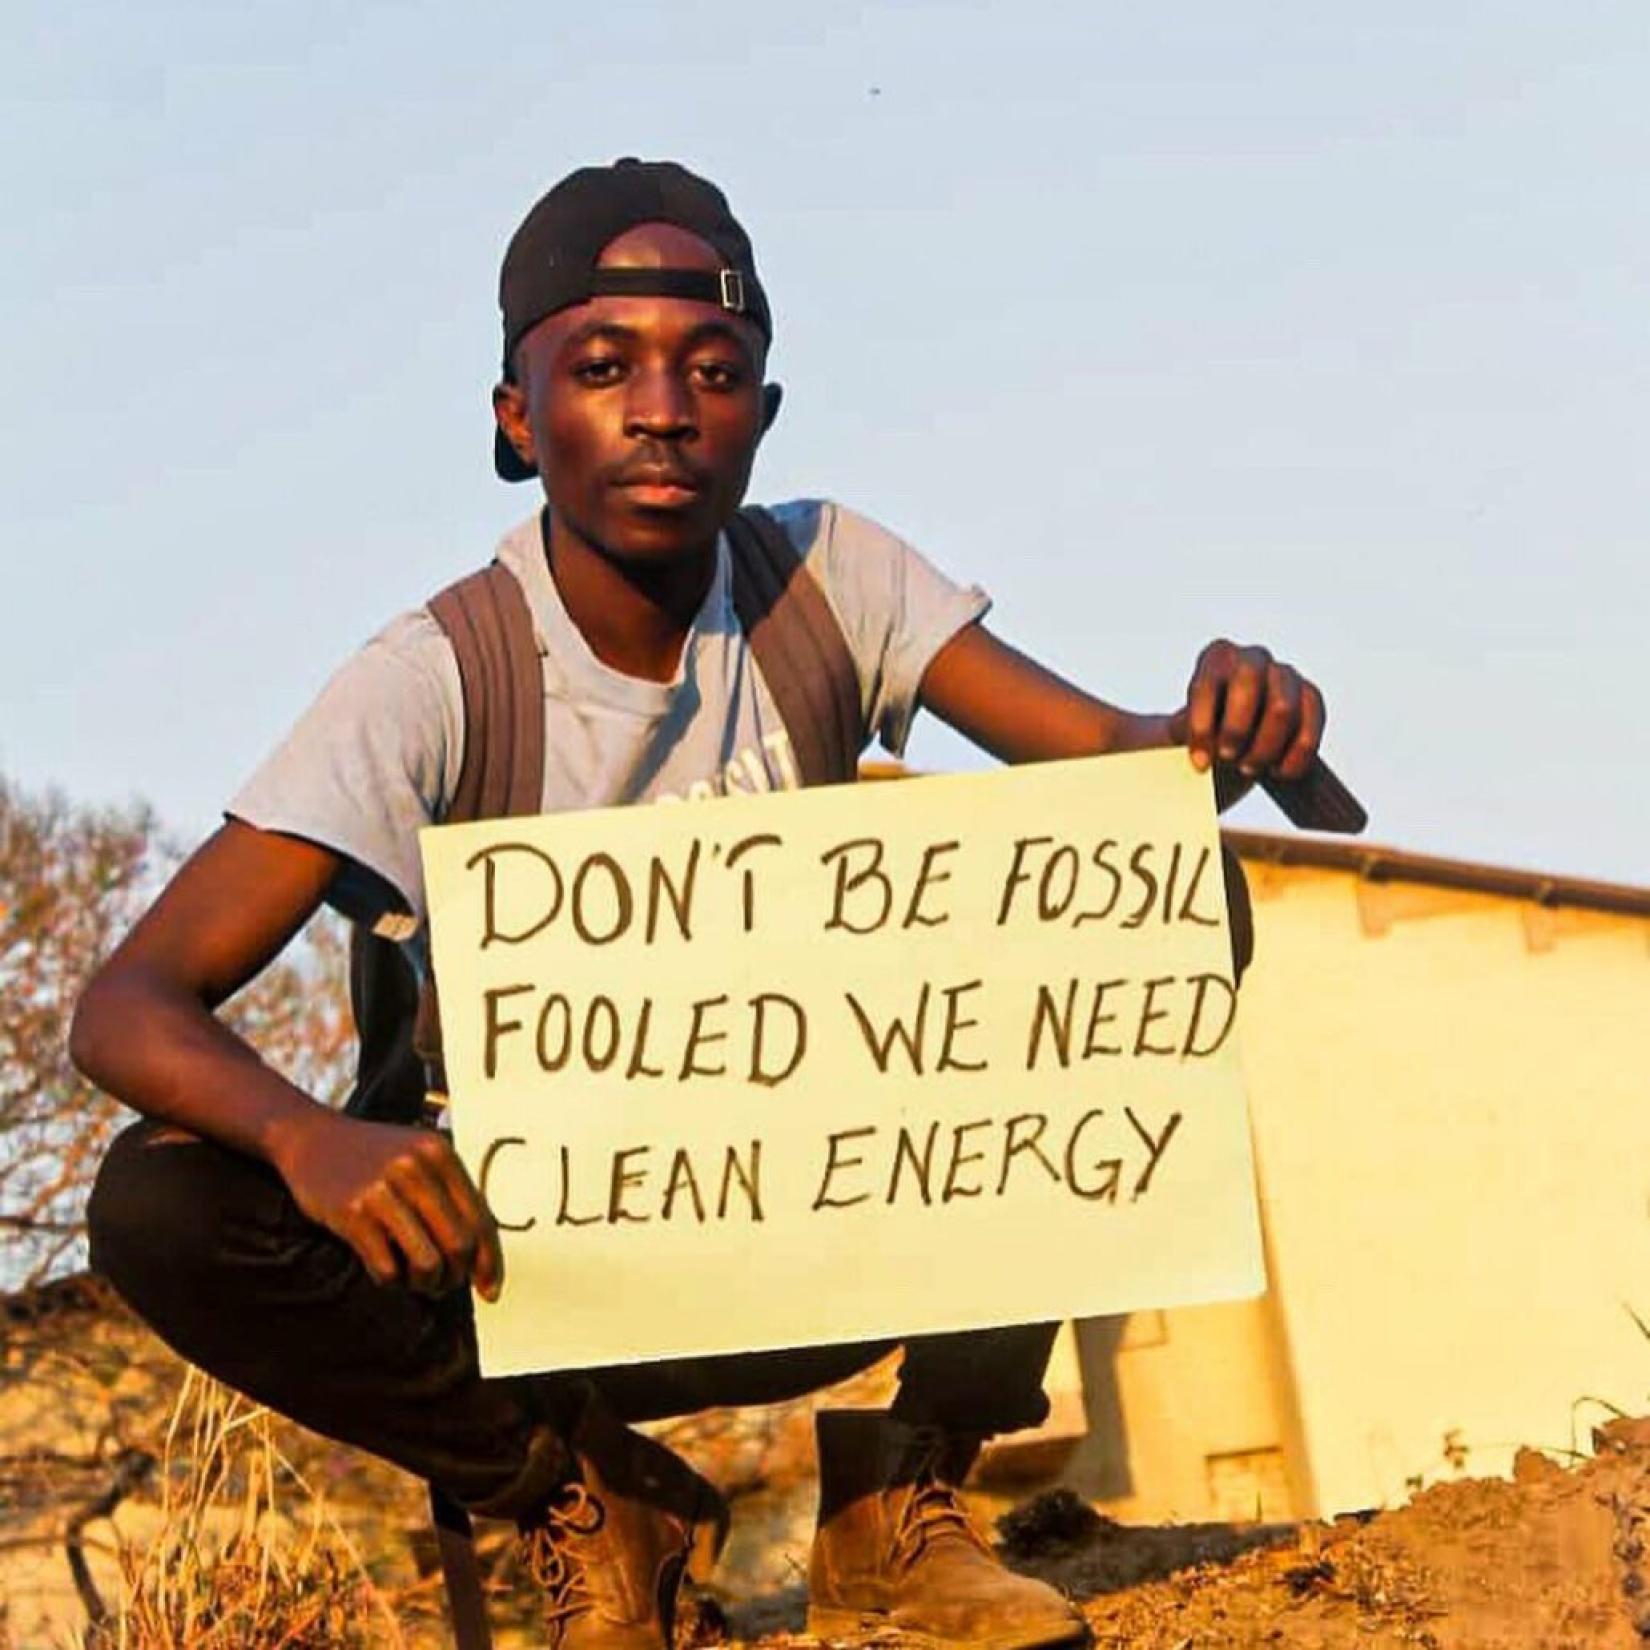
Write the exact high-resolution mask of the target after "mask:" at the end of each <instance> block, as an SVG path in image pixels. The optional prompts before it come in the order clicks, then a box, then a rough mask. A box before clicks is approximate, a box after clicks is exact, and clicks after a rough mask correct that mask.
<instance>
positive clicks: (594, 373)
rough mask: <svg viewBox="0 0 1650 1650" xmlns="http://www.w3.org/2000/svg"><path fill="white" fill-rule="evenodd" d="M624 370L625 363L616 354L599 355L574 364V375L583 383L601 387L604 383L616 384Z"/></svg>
mask: <svg viewBox="0 0 1650 1650" xmlns="http://www.w3.org/2000/svg"><path fill="white" fill-rule="evenodd" d="M623 372H624V363H623V362H622V361H620V360H619V359H618V358H617V357H616V356H611V355H599V356H593V357H590V358H589V359H587V360H584V361H579V362H576V363H575V364H574V367H573V376H574V377H575V378H576V379H578V381H579V382H580V383H581V384H590V385H592V386H594V387H597V388H599V387H600V386H602V385H603V384H616V383H618V381H619V378H620V376H621V375H622V374H623Z"/></svg>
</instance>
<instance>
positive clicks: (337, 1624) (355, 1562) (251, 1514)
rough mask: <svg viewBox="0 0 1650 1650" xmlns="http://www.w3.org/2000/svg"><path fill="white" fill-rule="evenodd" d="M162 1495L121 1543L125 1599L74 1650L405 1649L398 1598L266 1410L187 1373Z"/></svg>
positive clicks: (170, 1434)
mask: <svg viewBox="0 0 1650 1650" xmlns="http://www.w3.org/2000/svg"><path fill="white" fill-rule="evenodd" d="M157 1488H158V1491H159V1496H160V1502H159V1507H158V1510H157V1513H156V1514H155V1516H154V1520H153V1523H154V1527H153V1529H152V1530H150V1529H147V1527H146V1530H145V1534H144V1536H143V1538H142V1540H141V1541H139V1540H135V1539H132V1538H127V1539H126V1540H124V1541H123V1542H122V1544H121V1548H120V1551H119V1560H120V1568H121V1575H122V1583H123V1585H122V1596H121V1598H120V1600H119V1602H118V1604H117V1605H116V1606H115V1607H113V1608H112V1609H110V1610H108V1611H107V1612H105V1614H104V1617H103V1619H102V1620H101V1621H97V1622H94V1624H93V1625H92V1626H91V1627H90V1628H89V1629H87V1631H86V1632H85V1633H84V1634H83V1635H81V1636H80V1638H79V1639H78V1641H77V1643H78V1646H79V1650H311V1647H313V1650H321V1647H323V1646H326V1647H338V1646H344V1647H349V1646H367V1645H374V1646H390V1647H396V1650H405V1647H406V1645H407V1638H406V1635H405V1634H404V1632H403V1630H402V1628H401V1626H400V1624H399V1622H398V1620H397V1617H396V1612H395V1610H394V1608H393V1606H392V1603H391V1600H390V1599H389V1598H388V1597H386V1595H385V1594H384V1592H383V1591H382V1590H381V1589H380V1588H379V1587H378V1586H377V1585H376V1584H375V1583H374V1582H373V1580H372V1578H371V1576H370V1575H369V1574H368V1572H367V1569H366V1566H365V1564H364V1563H363V1562H362V1559H361V1555H360V1553H359V1552H358V1550H357V1549H356V1547H355V1545H354V1543H353V1542H352V1541H351V1540H350V1539H349V1537H348V1535H347V1534H346V1533H345V1532H344V1530H343V1528H342V1526H341V1525H340V1524H339V1522H338V1520H337V1519H336V1518H335V1517H334V1516H333V1515H332V1513H331V1512H330V1511H329V1510H328V1509H327V1506H326V1504H325V1499H324V1497H322V1496H321V1495H320V1494H318V1493H317V1492H316V1491H315V1490H314V1489H313V1488H312V1487H311V1486H310V1485H309V1484H308V1483H307V1482H306V1481H305V1479H304V1478H303V1476H302V1475H301V1474H300V1473H299V1472H298V1470H297V1468H296V1467H294V1466H293V1464H292V1463H291V1461H290V1460H288V1459H287V1457H286V1456H285V1455H284V1454H282V1452H281V1451H280V1450H279V1448H278V1447H277V1446H276V1444H275V1441H274V1435H273V1432H272V1429H271V1417H270V1415H269V1412H268V1411H267V1410H263V1409H260V1408H257V1407H256V1406H254V1405H252V1404H251V1403H249V1402H248V1401H247V1400H246V1399H244V1398H241V1397H239V1396H238V1395H236V1394H235V1393H232V1392H230V1391H228V1390H227V1389H226V1388H224V1387H221V1386H219V1385H218V1384H217V1383H216V1382H213V1381H211V1380H210V1379H208V1378H207V1377H205V1376H203V1375H201V1374H199V1373H198V1372H195V1371H191V1372H190V1374H189V1376H188V1379H187V1380H186V1381H185V1383H184V1387H183V1391H182V1393H181V1394H180V1396H179V1398H178V1402H177V1405H176V1407H175V1408H174V1410H173V1413H172V1418H171V1424H170V1426H169V1427H168V1429H167V1433H166V1440H165V1446H164V1450H163V1452H162V1456H161V1462H160V1471H159V1482H158V1485H157Z"/></svg>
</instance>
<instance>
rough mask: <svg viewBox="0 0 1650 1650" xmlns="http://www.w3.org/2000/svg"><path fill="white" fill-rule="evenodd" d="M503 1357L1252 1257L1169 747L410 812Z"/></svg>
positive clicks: (1046, 1290)
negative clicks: (637, 796) (448, 814)
mask: <svg viewBox="0 0 1650 1650" xmlns="http://www.w3.org/2000/svg"><path fill="white" fill-rule="evenodd" d="M423 853H424V865H425V874H426V878H427V883H428V889H429V899H430V911H431V923H432V942H433V947H434V960H435V971H436V978H437V981H438V983H439V987H440V995H441V1010H442V1022H443V1028H444V1040H445V1049H446V1063H447V1073H448V1080H449V1084H450V1086H451V1091H452V1102H453V1118H454V1131H455V1138H456V1141H457V1145H458V1149H459V1151H460V1154H461V1155H462V1157H463V1159H464V1161H465V1163H466V1164H467V1165H468V1167H469V1169H470V1172H471V1174H472V1175H473V1176H475V1178H476V1180H477V1182H478V1183H479V1184H481V1185H482V1187H483V1189H484V1191H485V1194H486V1196H487V1199H488V1201H489V1204H490V1206H491V1207H492V1209H493V1210H494V1212H495V1214H496V1216H497V1217H498V1219H499V1221H500V1223H501V1225H502V1226H503V1228H504V1254H505V1273H506V1277H505V1287H504V1291H503V1294H502V1297H501V1299H500V1300H499V1301H498V1302H497V1303H496V1304H493V1305H489V1304H488V1303H486V1302H484V1301H480V1300H478V1301H477V1303H476V1323H477V1331H478V1336H479V1341H480V1349H481V1360H482V1368H483V1369H484V1371H485V1372H486V1373H487V1374H489V1375H504V1374H512V1373H519V1372H524V1371H528V1370H542V1369H552V1368H576V1367H580V1366H587V1365H593V1364H604V1363H617V1362H629V1361H634V1360H641V1359H649V1358H659V1357H667V1356H676V1355H685V1354H700V1353H716V1352H729V1351H736V1350H754V1349H759V1348H769V1347H784V1346H798V1345H809V1344H818V1343H823V1342H828V1341H842V1340H858V1339H869V1338H878V1337H884V1336H895V1335H902V1334H911V1333H917V1332H922V1331H935V1330H948V1329H959V1328H969V1327H980V1326H986V1325H992V1324H1004V1323H1024V1322H1034V1321H1038V1320H1042V1319H1051V1318H1063V1317H1072V1316H1087V1315H1091V1314H1096V1313H1108V1312H1119V1311H1126V1310H1129V1309H1131V1308H1137V1307H1146V1306H1170V1305H1178V1304H1183V1303H1187V1302H1193V1301H1209V1300H1220V1299H1230V1298H1236V1297H1240V1296H1244V1295H1252V1294H1255V1293H1258V1292H1259V1291H1260V1290H1261V1289H1262V1288H1263V1286H1264V1285H1263V1270H1262V1261H1261V1253H1260V1243H1259V1228H1258V1220H1257V1215H1256V1206H1255V1195H1254V1179H1253V1172H1252V1168H1251V1163H1250V1155H1249V1135H1248V1125H1247V1120H1246V1114H1245V1108H1244V1102H1243V1094H1242V1089H1241V1083H1240V1077H1239V1071H1238V1061H1237V1058H1236V1051H1235V1047H1234V1040H1233V1035H1232V1031H1233V1025H1232V1022H1233V1019H1234V1016H1235V993H1234V991H1233V988H1232V983H1231V957H1230V949H1229V944H1228V940H1227V935H1226V918H1225V899H1224V888H1223V884H1222V878H1221V871H1220V857H1219V851H1218V846H1217V837H1216V831H1215V820H1214V813H1213V807H1212V802H1211V789H1210V784H1209V780H1208V779H1207V777H1206V776H1199V775H1198V774H1196V773H1195V772H1194V771H1193V769H1192V767H1191V765H1190V763H1189V762H1188V761H1187V759H1186V756H1185V754H1184V753H1183V752H1180V751H1158V752H1149V753H1145V754H1140V755H1131V756H1120V757H1105V758H1091V759H1087V760H1083V761H1076V762H1060V763H1048V764H1042V765H1038V766H1034V767H1024V768H1017V769H1012V770H1001V771H997V772H992V773H985V774H970V775H957V776H944V777H934V778H925V779H916V780H911V781H908V782H905V783H900V784H881V785H858V786H841V787H835V788H829V789H821V790H812V791H805V792H796V793H789V794H781V795H770V796H761V797H748V798H744V797H738V798H728V799H725V800H720V801H714V802H706V803H699V804H689V805H681V806H675V807H661V806H640V807H632V808H619V809H603V810H599V811H592V812H588V813H575V814H559V815H551V816H547V817H543V818H537V819H526V820H521V819H516V820H504V821H495V822H491V823H484V824H476V825H458V826H446V827H440V828H437V829H432V830H429V831H426V832H425V833H424V835H423Z"/></svg>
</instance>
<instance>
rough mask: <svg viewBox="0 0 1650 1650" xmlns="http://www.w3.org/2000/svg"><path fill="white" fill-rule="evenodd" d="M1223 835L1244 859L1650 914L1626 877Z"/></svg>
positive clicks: (1647, 899) (1648, 899)
mask: <svg viewBox="0 0 1650 1650" xmlns="http://www.w3.org/2000/svg"><path fill="white" fill-rule="evenodd" d="M1221 835H1222V836H1223V837H1225V839H1226V841H1227V842H1229V843H1230V844H1231V846H1232V847H1233V848H1234V849H1235V850H1236V851H1237V854H1238V857H1239V858H1240V859H1246V860H1255V861H1258V862H1260V863H1262V864H1266V865H1300V866H1310V867H1313V868H1315V869H1320V870H1328V871H1350V872H1352V873H1353V874H1354V875H1356V876H1360V877H1363V878H1365V879H1367V880H1368V881H1370V882H1420V883H1428V884H1431V885H1432V886H1434V887H1440V888H1468V889H1472V890H1473V891H1474V892H1477V893H1483V894H1500V895H1502V896H1503V897H1505V898H1508V899H1524V900H1529V901H1531V902H1532V903H1533V904H1536V905H1546V906H1558V905H1567V906H1576V907H1581V908H1584V909H1587V910H1592V911H1612V912H1615V913H1617V914H1618V915H1621V916H1630V917H1650V888H1640V887H1635V886H1634V885H1633V884H1631V883H1623V882H1592V881H1589V880H1587V879H1585V878H1582V877H1567V876H1559V875H1556V874H1552V873H1548V872H1543V871H1520V870H1515V869H1512V868H1509V867H1506V866H1500V865H1479V864H1477V863H1475V862H1474V861H1472V860H1464V859H1442V858H1439V857H1437V856H1435V855H1432V854H1416V853H1410V852H1409V851H1408V850H1406V849H1403V848H1387V847H1382V846H1380V845H1379V844H1376V843H1370V842H1358V841H1353V840H1350V839H1348V838H1346V837H1321V836H1309V835H1305V834H1296V833H1290V834H1287V835H1285V834H1283V833H1281V832H1272V831H1245V830H1225V829H1223V830H1222V832H1221Z"/></svg>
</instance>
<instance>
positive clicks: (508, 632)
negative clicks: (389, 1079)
mask: <svg viewBox="0 0 1650 1650" xmlns="http://www.w3.org/2000/svg"><path fill="white" fill-rule="evenodd" d="M429 605H430V612H431V614H432V615H433V616H434V618H435V621H436V623H437V624H439V625H440V626H441V628H442V629H443V630H444V631H445V632H446V633H447V638H448V640H449V641H450V642H451V643H452V644H453V652H454V653H455V654H456V655H457V656H458V680H459V683H460V685H461V687H462V688H463V690H464V757H463V760H462V762H461V763H460V764H459V770H458V786H457V789H456V790H455V791H454V792H453V795H452V799H451V800H450V801H449V802H448V804H447V812H446V814H445V815H444V823H446V824H449V825H462V824H468V823H469V822H470V821H472V820H476V819H504V818H508V817H510V816H512V815H519V814H536V813H538V812H539V811H540V810H541V809H542V808H543V806H544V666H543V664H542V663H541V662H540V659H539V648H538V641H537V638H536V637H535V636H534V634H533V615H532V612H531V611H530V610H529V608H528V606H527V595H526V592H525V591H523V590H522V588H521V585H520V584H519V583H517V581H516V576H515V574H513V573H512V572H511V571H510V570H509V569H508V568H507V567H501V566H500V565H499V564H498V563H497V562H494V563H493V564H492V565H491V566H489V567H484V568H482V570H481V571H480V572H479V573H472V574H470V576H469V577H468V578H463V579H460V580H459V581H458V583H457V584H451V585H448V587H447V588H446V589H445V590H443V591H442V592H441V594H440V595H438V596H436V597H434V598H433V599H432V600H431V602H430V604H429ZM413 1047H414V1049H415V1050H416V1051H417V1053H418V1055H419V1057H420V1058H421V1059H422V1060H423V1061H424V1063H425V1067H426V1069H427V1072H428V1077H429V1083H430V1086H431V1087H432V1088H434V1089H436V1090H439V1091H441V1092H445V1090H446V1087H447V1083H446V1075H445V1073H444V1071H443V1070H442V1065H441V1020H440V1009H439V1007H438V1005H437V1002H436V994H435V991H434V989H433V986H432V984H431V982H429V981H426V982H425V985H424V989H423V990H422V991H421V992H420V993H419V999H418V1018H417V1021H416V1024H415V1025H414V1027H413Z"/></svg>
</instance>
